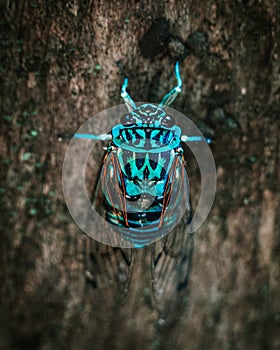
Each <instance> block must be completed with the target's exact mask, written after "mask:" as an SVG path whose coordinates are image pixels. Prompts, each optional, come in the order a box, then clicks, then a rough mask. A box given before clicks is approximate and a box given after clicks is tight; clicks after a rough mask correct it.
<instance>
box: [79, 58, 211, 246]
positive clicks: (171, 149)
mask: <svg viewBox="0 0 280 350" xmlns="http://www.w3.org/2000/svg"><path fill="white" fill-rule="evenodd" d="M175 75H176V79H177V85H176V86H175V87H174V88H173V89H172V90H171V91H170V92H169V93H168V94H166V95H165V96H164V98H163V99H162V101H161V102H160V103H159V104H151V103H145V104H141V105H140V106H137V105H136V104H135V102H134V101H133V100H132V98H131V97H130V95H129V94H128V92H127V86H128V79H127V78H125V80H124V83H123V85H122V92H121V96H122V98H123V100H124V102H125V104H126V106H127V109H128V113H126V114H125V115H122V116H121V117H120V119H119V123H118V124H117V125H115V126H113V128H112V129H111V132H109V133H107V134H101V135H92V134H75V135H74V138H89V139H95V140H103V141H104V140H105V141H106V142H107V146H106V151H105V154H104V157H103V160H102V162H101V166H100V172H99V177H98V181H97V184H96V188H95V191H94V198H93V205H94V207H95V210H96V211H97V212H98V214H99V215H100V216H101V217H102V218H104V219H105V220H106V221H107V222H109V223H110V224H111V225H112V226H113V227H114V230H115V231H116V232H117V233H118V234H119V235H120V236H121V237H122V239H124V240H126V241H128V242H130V243H131V244H132V246H133V247H136V248H138V247H143V246H145V245H148V244H150V243H153V242H155V241H156V240H158V239H160V238H162V237H164V236H165V235H166V234H167V233H169V232H171V231H172V230H173V228H174V227H175V226H176V225H177V224H178V222H179V221H180V220H181V218H182V217H183V215H184V214H185V213H186V212H187V213H188V214H189V215H191V206H190V198H189V185H188V177H187V172H186V160H185V156H184V148H183V144H184V143H186V142H198V141H202V140H203V138H202V137H201V136H194V135H192V136H186V135H183V134H182V130H181V128H180V126H179V125H177V123H176V120H175V118H174V116H172V115H171V114H170V113H168V112H166V106H168V105H170V104H171V103H172V102H173V101H174V99H175V98H176V97H177V95H178V94H179V93H180V92H181V90H182V80H181V77H180V71H179V62H177V63H176V65H175ZM204 141H207V142H209V140H207V139H204Z"/></svg>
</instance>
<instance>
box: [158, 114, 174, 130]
mask: <svg viewBox="0 0 280 350" xmlns="http://www.w3.org/2000/svg"><path fill="white" fill-rule="evenodd" d="M161 125H162V126H164V127H166V128H172V126H174V125H175V119H174V117H172V115H166V116H165V117H164V118H163V119H162V121H161Z"/></svg>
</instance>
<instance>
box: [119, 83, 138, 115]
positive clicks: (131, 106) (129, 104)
mask: <svg viewBox="0 0 280 350" xmlns="http://www.w3.org/2000/svg"><path fill="white" fill-rule="evenodd" d="M127 85H128V78H127V77H125V78H124V82H123V84H122V92H121V97H122V98H123V100H124V103H125V104H126V107H127V109H128V111H129V112H131V111H132V110H133V109H135V108H136V104H135V103H134V101H133V100H132V98H131V97H130V95H129V94H128V92H127V91H126V88H127Z"/></svg>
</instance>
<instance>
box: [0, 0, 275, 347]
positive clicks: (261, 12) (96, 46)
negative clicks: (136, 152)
mask: <svg viewBox="0 0 280 350" xmlns="http://www.w3.org/2000/svg"><path fill="white" fill-rule="evenodd" d="M1 13H2V19H1V46H2V48H1V67H0V74H1V91H2V94H1V95H2V97H1V139H0V141H1V143H0V149H1V158H2V160H1V173H2V176H1V187H0V191H1V214H2V215H1V218H0V220H1V238H2V239H1V241H0V249H1V254H0V264H1V265H0V266H1V274H0V282H1V283H0V285H1V309H0V310H1V311H0V324H1V326H0V345H1V346H0V348H1V349H44V350H46V349H66V348H67V349H107V348H112V349H171V348H172V349H183V350H185V349H192V350H193V349H205V348H209V349H279V348H280V337H279V323H280V305H279V278H280V269H279V253H280V239H279V224H280V220H279V127H280V123H279V113H280V99H279V92H280V80H279V73H280V61H279V55H280V52H279V37H280V25H279V23H280V22H279V20H280V18H279V14H280V5H279V2H278V1H277V0H268V1H242V0H240V1H231V2H226V1H222V2H216V1H210V0H205V1H200V2H197V1H193V0H190V1H188V2H185V1H181V0H179V1H172V0H165V1H160V0H154V1H152V2H151V1H147V0H145V1H142V2H139V1H136V0H135V1H129V2H126V3H124V2H122V1H114V2H106V1H103V0H101V1H91V0H86V1H79V0H73V1H63V2H58V1H52V0H51V1H43V0H36V1H35V0H34V1H14V2H11V1H6V2H4V1H2V4H1ZM159 17H161V18H165V19H166V20H168V21H169V29H168V31H169V32H170V33H171V34H172V35H173V38H177V39H178V41H179V42H181V43H185V44H186V46H187V47H188V50H189V55H188V56H187V58H186V59H185V60H184V61H183V62H182V64H181V75H182V80H183V88H184V90H183V93H182V94H181V95H180V96H179V97H178V98H177V100H176V101H175V102H174V104H173V105H172V107H173V108H176V109H178V110H179V111H181V112H182V113H184V114H186V115H187V116H189V117H190V118H191V119H192V120H193V121H194V122H195V123H197V124H198V125H199V126H202V128H203V129H204V130H206V132H209V133H210V134H214V138H215V142H214V144H213V146H211V147H212V151H213V154H214V158H215V161H216V167H217V176H218V183H217V191H216V198H215V202H214V205H213V208H212V211H211V213H210V215H209V217H208V219H207V221H206V222H205V223H204V224H203V226H202V227H201V228H200V229H199V230H198V231H197V232H196V233H195V235H190V234H187V233H186V227H185V226H184V223H182V224H181V225H180V226H179V228H177V229H176V232H174V233H172V234H171V235H170V236H168V237H167V238H166V239H164V240H162V241H160V242H157V243H156V244H154V245H152V246H148V247H146V248H144V249H139V250H135V249H123V250H121V249H118V248H112V247H107V246H104V245H102V244H101V243H98V242H95V241H94V240H92V239H91V238H89V237H87V236H86V235H85V234H83V233H82V231H80V230H79V229H78V227H77V226H76V225H75V224H74V222H73V221H72V219H71V217H70V215H69V213H68V211H67V208H66V206H65V203H64V198H63V193H62V186H61V171H62V165H63V158H64V154H65V151H66V148H67V142H66V141H61V142H59V140H58V138H57V135H58V134H59V133H70V134H72V133H74V132H75V131H76V130H77V129H78V127H79V126H81V125H82V123H83V122H85V121H86V120H87V119H88V118H90V117H92V116H94V115H95V114H96V113H98V112H100V111H102V110H104V109H106V108H109V107H111V106H114V105H118V104H121V103H122V101H121V98H120V86H121V84H122V76H121V74H119V69H118V67H117V65H116V64H115V61H121V62H122V65H123V66H124V69H125V72H126V74H127V75H128V76H129V78H130V81H129V83H130V85H129V91H130V93H131V95H133V98H134V100H135V101H151V102H155V103H158V102H160V100H161V98H162V96H163V95H164V94H165V93H166V92H167V91H169V90H170V89H171V88H172V87H173V86H174V81H175V77H174V75H173V66H174V55H173V57H172V52H171V49H170V46H168V45H167V44H166V42H167V41H163V44H162V45H161V44H160V40H162V39H161V36H160V32H159V33H158V34H159V35H156V34H154V35H151V36H150V37H148V39H146V41H145V40H144V41H143V38H145V33H147V31H148V30H149V28H150V27H151V25H152V24H153V23H154V22H155V20H156V19H157V18H159ZM167 36H168V33H167ZM169 37H170V36H169ZM146 38H147V37H146ZM177 39H176V40H177ZM147 40H148V41H149V42H147ZM166 40H167V39H166ZM141 41H142V45H141V50H140V46H139V43H141ZM149 43H150V45H151V46H150V47H149ZM143 46H144V48H143ZM145 48H146V52H145ZM152 48H154V50H152ZM161 48H162V49H161ZM143 50H144V52H143ZM157 50H158V52H157ZM144 56H145V57H144ZM195 166H196V165H195V163H194V162H193V161H190V170H189V173H190V174H189V175H190V178H191V194H192V197H193V199H194V202H196V200H197V198H198V196H199V191H200V184H199V181H198V180H197V178H196V174H197V172H196V169H195Z"/></svg>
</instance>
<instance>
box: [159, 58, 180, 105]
mask: <svg viewBox="0 0 280 350" xmlns="http://www.w3.org/2000/svg"><path fill="white" fill-rule="evenodd" d="M175 75H176V78H177V86H175V87H174V88H173V89H172V90H171V91H170V92H169V93H168V94H167V95H165V96H164V98H163V99H162V101H161V103H160V104H159V107H163V106H168V105H170V104H171V103H172V102H173V101H174V100H175V98H176V97H177V95H178V94H179V93H180V92H181V91H182V79H181V76H180V70H179V62H178V61H177V62H176V64H175Z"/></svg>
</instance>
